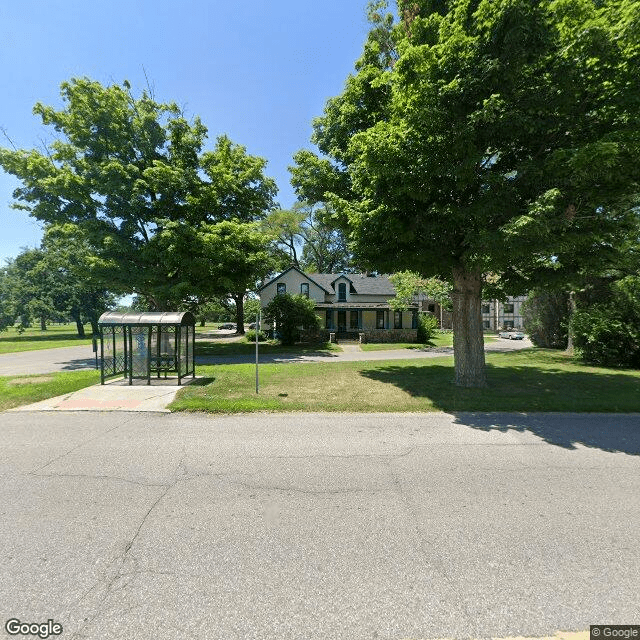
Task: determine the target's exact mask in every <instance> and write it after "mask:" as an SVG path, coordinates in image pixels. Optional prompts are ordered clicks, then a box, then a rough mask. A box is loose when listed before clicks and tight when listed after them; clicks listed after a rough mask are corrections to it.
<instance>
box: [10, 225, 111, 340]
mask: <svg viewBox="0 0 640 640" xmlns="http://www.w3.org/2000/svg"><path fill="white" fill-rule="evenodd" d="M94 259H95V256H94V255H93V254H92V253H91V250H90V248H89V246H88V243H87V242H86V239H84V238H83V237H82V236H81V235H78V233H77V229H75V227H74V225H59V226H57V225H53V226H49V227H48V228H47V229H46V230H45V234H44V238H43V240H42V242H41V244H40V247H37V248H34V249H24V250H22V251H21V252H20V253H19V254H18V255H17V256H16V257H15V258H14V259H13V260H10V261H9V263H8V264H7V266H6V267H5V268H3V269H2V270H0V282H1V283H2V286H0V303H1V306H2V308H3V317H4V320H3V321H2V322H0V324H4V325H5V326H8V325H12V324H14V322H15V321H16V320H17V319H19V320H20V326H21V327H23V328H24V327H26V326H29V325H30V324H31V322H32V320H33V319H34V318H35V319H38V320H39V321H40V328H41V329H43V330H44V329H46V328H47V322H48V321H51V320H60V319H65V320H67V319H69V318H71V319H72V320H73V321H74V322H75V323H76V327H77V330H78V335H79V336H81V337H82V336H84V326H83V325H84V323H86V322H90V323H91V325H92V329H93V331H94V332H97V330H98V318H99V317H100V314H101V313H102V312H103V311H105V310H107V309H108V308H110V307H111V306H112V305H113V303H114V298H113V295H112V294H111V293H110V292H108V291H107V290H106V289H105V288H104V287H103V286H102V285H101V284H100V283H98V282H95V281H94V280H92V278H91V262H92V261H93V260H94Z"/></svg>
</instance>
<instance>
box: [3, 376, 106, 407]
mask: <svg viewBox="0 0 640 640" xmlns="http://www.w3.org/2000/svg"><path fill="white" fill-rule="evenodd" d="M98 382H100V372H99V371H93V370H89V371H72V372H64V373H46V374H42V375H38V376H0V411H5V410H6V409H12V408H13V407H19V406H22V405H25V404H31V403H32V402H39V401H40V400H46V399H47V398H54V397H55V396H61V395H64V394H65V393H71V392H72V391H77V390H78V389H83V388H84V387H89V386H91V385H93V384H97V383H98Z"/></svg>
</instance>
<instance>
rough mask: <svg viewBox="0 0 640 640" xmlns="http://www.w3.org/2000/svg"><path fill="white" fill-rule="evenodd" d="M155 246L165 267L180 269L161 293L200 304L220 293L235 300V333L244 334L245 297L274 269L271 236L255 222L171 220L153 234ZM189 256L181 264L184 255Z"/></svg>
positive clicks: (168, 296)
mask: <svg viewBox="0 0 640 640" xmlns="http://www.w3.org/2000/svg"><path fill="white" fill-rule="evenodd" d="M156 241H157V243H158V250H159V252H160V253H162V255H163V256H164V259H165V261H166V263H167V267H168V268H169V270H170V271H173V270H175V271H176V272H178V271H179V273H180V274H181V277H182V279H181V280H174V281H173V282H172V283H171V284H167V285H166V290H165V291H163V292H161V295H163V296H164V297H165V298H166V299H168V300H171V299H172V298H174V299H178V300H180V299H185V298H186V297H189V298H190V300H191V301H192V302H196V303H205V302H208V301H209V300H212V299H217V298H220V297H228V298H231V299H232V300H233V301H234V303H235V314H236V331H237V333H241V334H242V333H244V299H245V296H246V295H247V292H248V291H254V290H256V288H257V282H258V281H259V280H262V279H263V278H265V277H266V276H267V275H268V274H269V273H272V272H273V270H274V253H273V249H272V246H271V245H272V238H271V237H270V236H268V235H265V234H264V233H263V231H262V228H261V225H260V224H259V223H251V222H237V221H225V222H219V223H217V224H201V225H200V226H198V227H189V226H186V225H178V224H177V223H173V224H172V225H169V227H168V228H167V229H164V230H163V231H162V232H161V233H159V234H157V236H156ZM187 253H189V255H190V256H191V260H190V261H189V263H188V265H186V266H185V265H184V264H183V261H184V256H185V255H186V254H187Z"/></svg>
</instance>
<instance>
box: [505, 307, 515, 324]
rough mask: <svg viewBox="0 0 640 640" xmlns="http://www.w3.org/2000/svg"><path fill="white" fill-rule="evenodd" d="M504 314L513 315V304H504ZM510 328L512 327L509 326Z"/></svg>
mask: <svg viewBox="0 0 640 640" xmlns="http://www.w3.org/2000/svg"><path fill="white" fill-rule="evenodd" d="M504 312H505V313H513V303H505V305H504ZM511 326H513V325H511Z"/></svg>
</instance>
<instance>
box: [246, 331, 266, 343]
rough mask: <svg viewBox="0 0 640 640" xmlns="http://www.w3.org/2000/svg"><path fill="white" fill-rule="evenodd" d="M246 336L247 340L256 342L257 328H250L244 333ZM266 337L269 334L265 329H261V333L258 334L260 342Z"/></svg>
mask: <svg viewBox="0 0 640 640" xmlns="http://www.w3.org/2000/svg"><path fill="white" fill-rule="evenodd" d="M244 337H245V339H246V340H247V342H255V341H256V330H255V329H249V331H247V332H246V333H245V334H244ZM266 339H267V334H266V333H265V332H264V331H260V333H259V334H258V342H263V341H264V340H266Z"/></svg>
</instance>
